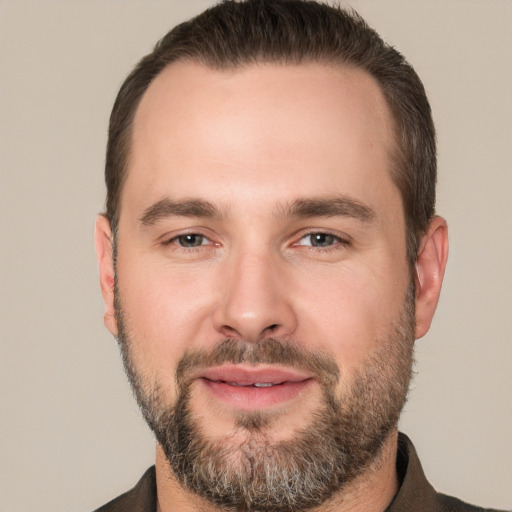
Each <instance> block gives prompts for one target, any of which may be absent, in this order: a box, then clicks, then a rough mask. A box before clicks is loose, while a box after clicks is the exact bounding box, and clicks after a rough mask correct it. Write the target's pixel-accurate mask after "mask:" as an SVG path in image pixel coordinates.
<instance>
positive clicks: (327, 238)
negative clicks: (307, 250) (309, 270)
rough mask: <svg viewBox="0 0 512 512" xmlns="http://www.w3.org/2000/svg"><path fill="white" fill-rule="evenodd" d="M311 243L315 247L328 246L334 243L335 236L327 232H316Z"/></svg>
mask: <svg viewBox="0 0 512 512" xmlns="http://www.w3.org/2000/svg"><path fill="white" fill-rule="evenodd" d="M311 238H312V240H311V244H312V245H313V246H314V247H327V246H329V245H332V243H333V241H334V240H333V236H332V235H328V234H326V233H316V234H314V235H312V237H311Z"/></svg>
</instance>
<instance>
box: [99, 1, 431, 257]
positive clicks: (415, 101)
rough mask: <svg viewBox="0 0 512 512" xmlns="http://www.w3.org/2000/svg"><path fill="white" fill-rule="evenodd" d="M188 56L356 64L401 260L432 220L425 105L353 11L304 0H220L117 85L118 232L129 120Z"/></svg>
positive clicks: (413, 81) (230, 61) (111, 211)
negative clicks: (372, 114) (370, 93)
mask: <svg viewBox="0 0 512 512" xmlns="http://www.w3.org/2000/svg"><path fill="white" fill-rule="evenodd" d="M179 59H190V60H194V61H196V62H200V63H202V64H204V65H206V66H209V67H211V68H213V69H228V68H236V67H242V66H247V65H250V64H253V63H257V62H270V63H278V64H283V65H286V64H300V63H304V62H308V61H309V62H311V61H314V62H321V63H326V64H333V65H349V66H355V67H357V68H359V69H362V70H364V71H366V72H367V73H369V74H370V75H371V76H372V77H373V78H374V79H375V80H376V81H377V82H378V84H379V85H380V87H381V90H382V92H383V94H384V96H385V98H386V100H387V103H388V105H389V107H390V109H391V112H392V115H393V119H394V123H395V139H396V149H395V152H394V154H393V158H392V171H391V174H392V179H393V181H394V183H395V184H396V186H397V187H398V189H399V190H400V193H401V196H402V200H403V206H404V211H405V220H406V225H407V254H408V258H409V262H410V263H411V264H412V263H414V261H415V260H416V254H417V248H418V241H419V239H420V237H421V236H422V235H423V234H424V233H425V232H426V230H427V228H428V225H429V222H430V220H431V219H432V217H433V215H434V206H435V184H436V168H437V164H436V141H435V131H434V124H433V121H432V114H431V109H430V105H429V103H428V100H427V97H426V94H425V89H424V87H423V84H422V83H421V80H420V79H419V77H418V75H417V74H416V72H415V71H414V69H413V68H412V67H411V66H410V65H409V64H408V63H407V62H406V60H405V58H404V57H403V56H402V55H401V54H400V53H399V52H398V51H397V50H395V49H394V48H392V47H390V46H389V45H387V44H386V43H385V42H384V41H383V40H382V39H381V38H380V37H379V35H378V34H377V33H376V32H375V31H374V30H373V29H371V28H370V27H369V26H368V25H367V24H366V22H365V21H364V20H363V19H362V18H361V17H360V16H359V15H358V14H357V13H356V12H354V11H347V10H344V9H341V8H338V7H332V6H328V5H326V4H322V3H317V2H314V1H310V0H246V1H241V2H237V1H232V0H226V1H224V2H222V3H220V4H218V5H216V6H214V7H212V8H210V9H207V10H206V11H204V12H203V13H202V14H200V15H199V16H196V17H195V18H193V19H191V20H190V21H187V22H185V23H182V24H180V25H178V26H176V27H175V28H174V29H172V30H171V31H170V32H169V33H168V34H167V35H166V36H165V37H164V38H163V39H161V40H160V41H159V42H158V43H157V45H156V46H155V48H154V50H153V52H152V53H150V54H149V55H147V56H146V57H144V58H143V59H142V60H141V61H140V62H139V64H138V65H137V66H136V68H135V69H134V70H133V71H132V72H131V73H130V75H129V76H128V77H127V79H126V80H125V82H124V83H123V85H122V87H121V89H120V91H119V93H118V96H117V98H116V101H115V104H114V107H113V110H112V114H111V117H110V126H109V134H108V145H107V157H106V165H105V181H106V185H107V203H106V216H107V218H108V219H109V221H110V223H111V225H112V227H113V229H115V228H116V226H117V221H118V218H119V210H120V195H121V189H122V185H123V182H124V179H125V176H126V170H127V167H128V160H129V154H130V142H131V132H132V125H133V119H134V116H135V112H136V110H137V107H138V105H139V102H140V100H141V98H142V96H143V94H144V92H145V91H146V89H147V88H148V86H149V84H150V83H151V82H152V81H153V80H154V78H155V77H156V76H157V75H158V74H159V73H160V72H161V71H162V70H163V69H164V68H165V67H166V66H168V65H169V64H171V63H172V62H175V61H176V60H179Z"/></svg>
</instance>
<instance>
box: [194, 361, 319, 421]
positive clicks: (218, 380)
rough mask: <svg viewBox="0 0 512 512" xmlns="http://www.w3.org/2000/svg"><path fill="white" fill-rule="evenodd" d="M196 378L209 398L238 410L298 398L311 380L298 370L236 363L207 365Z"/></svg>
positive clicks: (265, 407)
mask: <svg viewBox="0 0 512 512" xmlns="http://www.w3.org/2000/svg"><path fill="white" fill-rule="evenodd" d="M196 380H197V381H199V382H200V383H201V385H202V386H203V388H205V390H206V391H207V393H208V394H209V395H210V396H211V397H212V398H214V399H216V400H219V401H221V402H223V403H224V404H226V405H228V406H231V407H232V408H233V409H236V410H240V411H251V410H264V409H268V408H270V407H272V406H275V405H278V404H282V403H284V402H287V401H289V400H292V399H294V398H298V397H300V396H301V395H302V394H303V393H304V392H305V390H306V389H307V388H308V387H309V386H311V385H312V384H313V382H314V379H313V377H312V376H311V375H308V374H304V373H301V372H300V371H295V370H289V369H281V368H275V367H256V368H255V367H247V366H238V365H229V366H227V365H225V366H220V367H215V368H208V369H207V370H204V371H203V372H201V373H200V374H198V375H197V377H196Z"/></svg>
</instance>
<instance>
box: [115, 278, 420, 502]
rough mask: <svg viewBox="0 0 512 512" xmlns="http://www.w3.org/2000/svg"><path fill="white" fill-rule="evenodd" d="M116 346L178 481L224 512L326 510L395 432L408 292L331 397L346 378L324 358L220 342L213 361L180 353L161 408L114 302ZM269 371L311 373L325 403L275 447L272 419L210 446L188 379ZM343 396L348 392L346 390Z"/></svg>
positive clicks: (410, 321)
mask: <svg viewBox="0 0 512 512" xmlns="http://www.w3.org/2000/svg"><path fill="white" fill-rule="evenodd" d="M116 312H117V322H118V330H119V334H118V341H119V344H120V348H121V351H122V355H123V361H124V365H125V370H126V373H127V375H128V378H129V380H130V383H131V386H132V388H133V391H134V394H135V396H136V399H137V402H138V404H139V406H140V408H141V410H142V413H143V415H144V417H145V419H146V421H147V423H148V424H149V426H150V427H151V429H152V430H153V432H154V434H155V436H156V439H157V441H158V443H159V444H160V445H161V447H162V449H163V451H164V453H165V455H166V457H167V459H168V461H169V464H170V468H171V469H172V472H173V474H174V476H175V477H176V478H177V480H178V481H179V482H180V483H181V484H182V485H183V486H184V487H185V488H186V489H187V490H189V491H191V492H193V493H195V494H196V495H198V496H199V497H201V498H203V499H205V500H207V501H208V502H209V503H211V504H213V505H215V506H217V507H219V508H221V509H225V510H233V511H240V512H242V511H247V512H249V511H261V512H270V511H272V512H285V511H286V512H294V511H305V510H308V509H311V508H314V507H316V506H318V505H321V504H322V503H325V502H327V501H328V500H329V499H330V498H332V497H333V495H334V494H337V496H338V497H342V494H343V489H344V488H345V487H346V486H347V485H348V484H350V483H351V482H352V481H353V480H354V478H355V477H357V476H358V475H360V474H361V473H363V472H365V471H367V470H368V469H369V468H370V467H371V466H372V465H373V464H375V463H376V462H377V461H378V460H379V455H380V454H381V452H382V448H383V446H384V443H385V441H386V440H387V438H388V436H389V434H390V433H391V432H392V431H393V429H395V428H396V426H397V423H398V419H399V416H400V412H401V410H402V408H403V405H404V404H405V401H406V397H407V390H408V387H409V382H410V378H411V373H412V364H413V342H414V289H413V287H412V286H411V287H410V289H409V291H408V294H407V297H406V300H405V303H404V307H403V311H402V313H401V315H400V317H399V319H398V320H397V322H396V324H395V325H393V326H391V328H390V332H389V333H388V336H387V338H386V339H381V340H378V346H379V348H378V350H377V351H376V352H375V353H374V354H373V355H371V356H370V357H369V358H368V361H367V364H366V366H365V368H364V369H363V370H362V371H361V372H359V373H358V374H356V376H355V378H354V379H353V382H352V383H347V384H346V385H345V386H344V391H343V392H342V393H340V396H336V391H335V390H336V384H337V383H338V381H339V380H341V381H342V382H343V369H339V368H338V366H337V364H336V362H335V361H334V360H333V359H332V358H331V357H330V356H329V355H328V354H325V353H318V352H311V351H308V350H306V349H305V348H304V344H302V345H299V344H294V343H290V342H288V341H285V340H282V339H275V338H271V339H265V340H261V341H259V342H257V343H248V342H245V341H243V340H231V339H226V340H224V341H223V342H221V343H219V345H217V346H216V347H215V348H214V349H213V351H211V352H208V353H206V352H197V351H190V352H187V353H185V355H184V356H183V358H182V359H181V361H180V362H179V365H178V367H177V372H176V382H177V399H176V400H175V402H174V404H171V403H169V402H168V400H167V399H166V397H165V396H164V393H163V392H162V391H161V389H160V388H159V386H158V383H155V382H151V381H150V377H149V376H148V375H141V374H140V373H139V371H138V368H137V367H136V364H135V362H134V360H133V358H132V353H131V350H130V347H131V345H132V343H133V340H132V339H131V338H130V336H129V335H128V333H129V328H128V327H127V325H126V324H127V323H128V324H129V322H127V320H129V319H127V318H126V317H125V315H124V312H123V310H122V307H121V300H120V295H119V291H117V293H116ZM226 362H231V363H235V364H236V363H242V362H246V363H250V364H257V363H267V364H268V363H269V364H280V365H285V366H290V367H295V368H301V369H307V370H309V371H310V372H313V375H315V378H316V379H317V381H318V382H319V383H320V385H321V388H322V394H323V401H322V405H321V407H319V408H318V409H317V410H315V411H310V410H309V407H308V404H305V407H304V409H305V414H306V415H310V421H309V422H308V424H307V425H306V426H305V427H303V428H301V429H298V430H297V431H296V432H295V433H294V435H293V436H292V437H291V438H290V439H289V440H286V441H275V440H273V439H272V431H271V425H272V421H273V419H274V418H273V416H272V414H267V413H265V412H263V413H262V412H243V413H242V412H240V413H238V414H237V415H236V418H235V421H236V426H237V427H238V434H239V433H240V432H243V434H244V435H242V436H239V439H242V440H241V441H238V442H236V443H234V442H233V440H232V439H226V438H222V437H219V438H216V439H209V438H208V436H207V435H206V434H205V432H204V429H205V428H207V426H205V425H202V424H201V422H200V421H199V420H198V418H197V416H196V415H194V413H193V411H192V407H191V400H192V397H191V395H192V392H191V391H192V390H191V384H192V382H191V380H190V378H189V375H190V374H191V372H192V370H194V369H197V368H204V367H208V366H214V365H219V364H222V363H226ZM347 388H348V389H347ZM267 427H268V428H267Z"/></svg>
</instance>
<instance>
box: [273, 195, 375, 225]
mask: <svg viewBox="0 0 512 512" xmlns="http://www.w3.org/2000/svg"><path fill="white" fill-rule="evenodd" d="M280 214H281V215H283V216H285V217H299V218H309V217H352V218H354V219H357V220H360V221H362V222H365V223H370V222H372V221H373V219H374V218H375V216H376V214H375V210H373V209H372V208H370V207H369V206H367V205H365V204H363V203H361V202H360V201H357V200H356V199H353V198H351V197H349V196H339V195H336V196H329V197H320V198H298V199H295V200H294V201H292V202H291V203H290V204H289V205H288V206H287V207H285V208H284V209H283V211H282V212H280Z"/></svg>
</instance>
